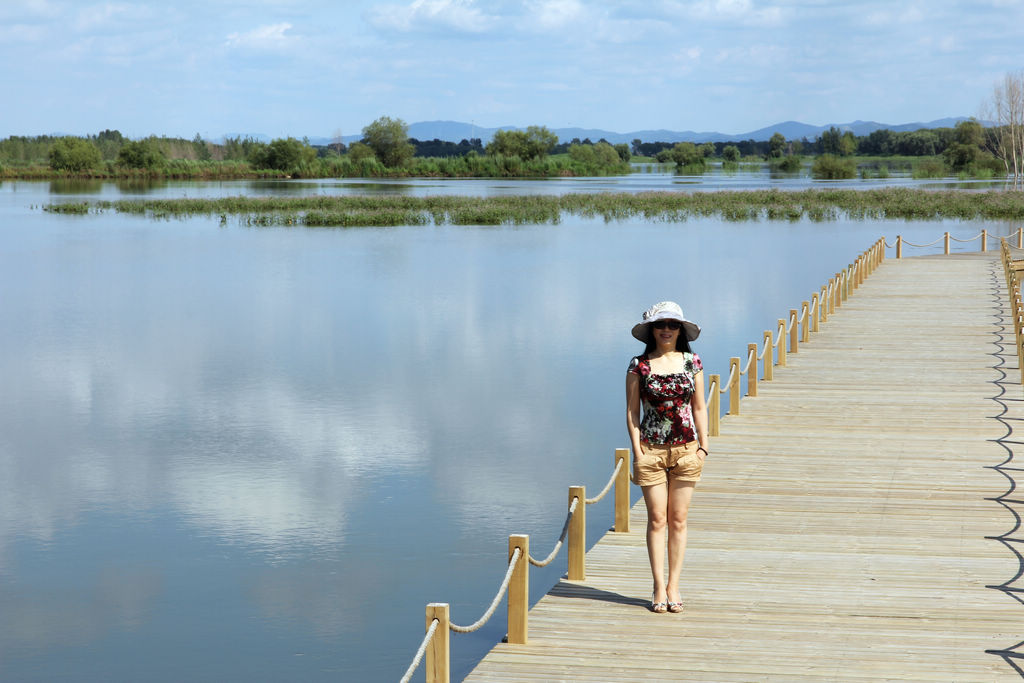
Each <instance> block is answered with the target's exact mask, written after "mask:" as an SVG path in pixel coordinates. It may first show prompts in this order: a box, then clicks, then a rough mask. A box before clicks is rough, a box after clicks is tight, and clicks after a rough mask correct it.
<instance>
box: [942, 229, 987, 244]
mask: <svg viewBox="0 0 1024 683" xmlns="http://www.w3.org/2000/svg"><path fill="white" fill-rule="evenodd" d="M984 234H985V233H984V231H982V232H979V233H978V234H977V235H975V236H974V237H970V238H968V239H965V240H958V239H957V238H955V237H953V236H952V235H950V236H949V239H951V240H953V241H954V242H973V241H974V240H976V239H978V238H979V237H981V236H982V235H984Z"/></svg>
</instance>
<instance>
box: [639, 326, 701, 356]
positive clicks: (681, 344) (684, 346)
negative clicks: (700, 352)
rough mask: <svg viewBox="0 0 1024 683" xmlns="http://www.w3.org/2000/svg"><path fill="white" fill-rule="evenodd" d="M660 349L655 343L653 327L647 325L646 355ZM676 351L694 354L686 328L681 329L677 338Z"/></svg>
mask: <svg viewBox="0 0 1024 683" xmlns="http://www.w3.org/2000/svg"><path fill="white" fill-rule="evenodd" d="M657 348H658V344H657V343H655V341H654V333H653V332H651V326H650V325H649V324H648V325H647V348H646V349H644V353H646V354H649V353H650V352H651V351H654V350H655V349H657ZM676 351H682V352H683V353H693V350H692V349H690V342H689V341H688V340H687V339H686V328H685V327H680V328H679V336H678V337H676Z"/></svg>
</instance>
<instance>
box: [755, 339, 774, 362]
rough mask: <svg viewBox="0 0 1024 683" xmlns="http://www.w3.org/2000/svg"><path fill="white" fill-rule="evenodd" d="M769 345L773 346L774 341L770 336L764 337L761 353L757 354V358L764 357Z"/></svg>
mask: <svg viewBox="0 0 1024 683" xmlns="http://www.w3.org/2000/svg"><path fill="white" fill-rule="evenodd" d="M769 346H775V342H773V341H772V338H771V337H770V336H768V337H765V339H764V348H763V349H761V353H760V354H758V356H757V359H758V360H761V359H763V358H764V354H766V353H768V347H769Z"/></svg>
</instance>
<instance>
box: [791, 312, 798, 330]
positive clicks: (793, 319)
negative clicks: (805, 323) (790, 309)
mask: <svg viewBox="0 0 1024 683" xmlns="http://www.w3.org/2000/svg"><path fill="white" fill-rule="evenodd" d="M797 320H799V318H797V317H796V313H792V314H790V316H789V326H790V328H792V327H793V326H794V325H796V322H797Z"/></svg>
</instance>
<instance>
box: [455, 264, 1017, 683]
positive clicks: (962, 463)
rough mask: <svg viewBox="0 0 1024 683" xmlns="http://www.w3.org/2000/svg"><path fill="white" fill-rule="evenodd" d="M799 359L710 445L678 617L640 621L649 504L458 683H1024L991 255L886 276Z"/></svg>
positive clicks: (646, 594) (1009, 378)
mask: <svg viewBox="0 0 1024 683" xmlns="http://www.w3.org/2000/svg"><path fill="white" fill-rule="evenodd" d="M1003 316H1007V317H1005V319H1004V318H1003ZM788 360H789V362H788V367H786V368H776V375H775V381H773V382H770V383H761V384H760V385H759V391H758V393H759V395H758V397H756V398H753V397H747V398H744V399H743V401H742V404H741V411H740V415H737V416H728V417H726V418H724V419H723V421H722V428H721V430H722V436H720V437H714V438H713V439H712V449H711V456H710V459H709V460H708V465H707V467H706V468H705V475H704V481H703V482H702V483H701V484H700V485H699V487H698V489H697V493H696V495H695V496H694V503H693V508H692V510H691V515H690V540H689V547H688V550H687V555H686V565H685V568H684V571H683V581H682V592H683V600H684V602H685V605H686V609H685V613H683V614H681V615H672V614H652V613H650V612H649V611H647V609H646V605H647V604H648V602H649V600H650V590H651V580H650V572H649V570H648V567H647V555H646V550H645V547H644V531H643V529H644V525H645V523H646V522H645V512H644V509H643V503H642V502H640V503H638V504H637V505H636V506H635V507H634V508H633V509H632V513H631V514H632V516H631V528H632V529H633V531H632V532H630V533H626V534H614V533H609V534H607V535H605V537H604V538H603V539H601V541H600V542H599V543H598V544H597V545H596V546H594V547H593V548H592V549H591V550H590V552H588V553H587V558H586V560H587V567H586V571H587V578H586V580H585V581H583V582H568V581H565V580H563V581H561V582H560V583H559V584H558V585H557V586H555V588H554V589H552V590H551V592H550V593H549V594H548V595H547V596H545V597H544V598H543V599H542V600H541V601H540V602H539V603H538V604H537V605H535V606H534V608H533V609H531V610H530V614H529V620H530V621H529V625H530V632H529V638H530V640H529V644H528V645H506V644H499V645H497V646H496V647H495V648H494V649H493V650H492V651H491V652H490V654H488V655H487V657H485V658H484V659H483V660H482V661H481V662H480V664H479V665H478V666H477V667H476V668H475V669H474V670H473V672H472V673H471V674H470V676H469V677H468V678H467V679H466V680H469V681H525V680H542V681H559V680H586V681H650V680H693V681H698V680H700V681H719V682H725V681H880V680H918V681H1001V680H1019V679H1020V678H1021V677H1022V670H1024V659H1022V657H1024V647H1022V646H1021V641H1022V639H1024V604H1022V601H1024V591H1022V589H1024V578H1022V563H1021V558H1020V555H1019V554H1017V553H1019V552H1020V551H1022V550H1024V534H1022V533H1021V529H1020V527H1019V519H1020V517H1021V516H1024V493H1019V492H1018V493H1017V494H1014V493H1011V491H1012V489H1013V486H1014V484H1013V480H1012V479H1011V477H1014V476H1016V479H1017V481H1020V482H1021V483H1024V474H1022V473H1024V466H1022V464H1021V460H1022V459H1024V458H1021V457H1018V458H1017V459H1016V461H1015V462H1014V461H1013V460H1012V450H1011V449H1017V450H1018V452H1019V453H1024V450H1022V449H1024V401H1022V399H1024V392H1022V390H1021V386H1020V384H1019V374H1018V370H1017V359H1016V356H1015V354H1014V342H1013V325H1012V323H1011V322H1010V319H1009V317H1008V304H1007V299H1006V287H1005V282H1004V280H1003V272H1002V267H1001V265H1000V262H999V259H998V252H989V253H988V254H964V255H953V256H935V257H919V258H912V259H903V260H901V261H896V260H894V259H888V260H886V261H885V263H884V264H883V265H882V266H881V267H880V268H879V269H878V270H877V271H876V272H875V273H874V274H873V275H872V276H871V277H870V278H869V279H868V280H867V281H866V282H865V283H864V284H863V285H862V286H861V287H860V288H859V289H858V290H857V291H856V293H855V294H854V295H853V296H852V297H851V298H850V299H849V300H848V301H847V302H846V303H845V304H844V305H843V307H842V308H841V309H838V310H837V311H836V313H835V315H834V317H832V318H830V319H829V321H828V323H826V324H825V325H824V326H823V327H822V331H821V332H820V333H818V334H817V335H812V336H811V340H810V342H809V343H808V344H807V345H801V348H800V351H799V353H798V354H796V355H790V356H789V359H788ZM1000 416H1001V417H1000ZM1013 430H1016V435H1014V434H1013ZM1014 440H1016V441H1017V442H1019V443H1017V444H1015V443H1013V441H1014ZM1014 467H1016V468H1017V469H1016V470H1014ZM1015 495H1016V499H1015V500H1016V502H1014V496H1015ZM1001 496H1002V497H1003V499H1002V500H1001V501H1000V500H996V499H997V498H1000V497H1001ZM1014 509H1015V510H1016V515H1017V517H1016V518H1015V515H1014V512H1012V510H1014ZM591 514H592V515H593V514H595V513H591ZM1013 548H1016V549H1017V550H1016V551H1014V550H1013ZM1014 581H1017V583H1013V582H1014Z"/></svg>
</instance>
